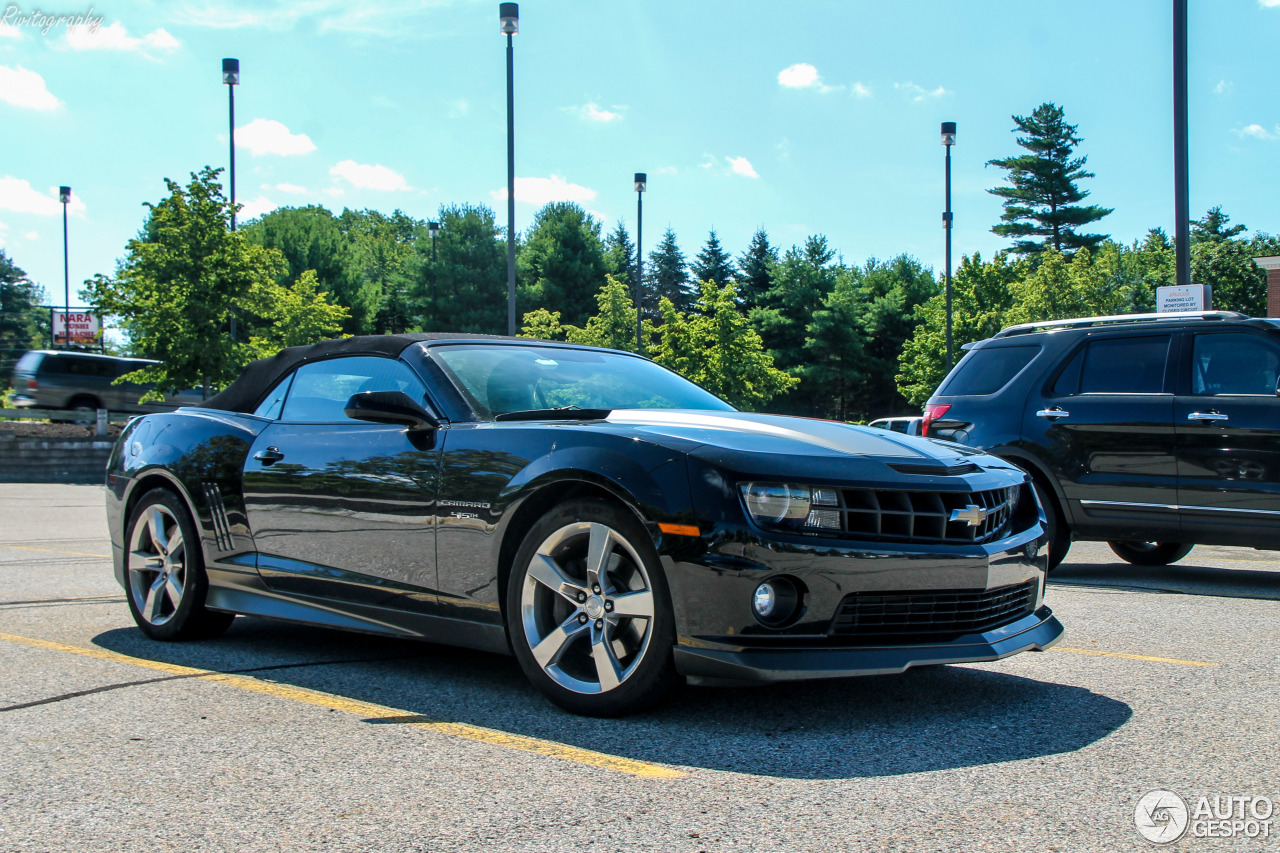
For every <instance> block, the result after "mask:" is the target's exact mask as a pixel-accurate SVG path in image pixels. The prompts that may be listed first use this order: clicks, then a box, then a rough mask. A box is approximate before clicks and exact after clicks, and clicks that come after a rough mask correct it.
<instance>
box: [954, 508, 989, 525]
mask: <svg viewBox="0 0 1280 853" xmlns="http://www.w3.org/2000/svg"><path fill="white" fill-rule="evenodd" d="M950 520H951V521H964V522H967V523H968V525H969V526H970V527H977V526H978V525H979V524H982V522H984V521H986V520H987V511H986V510H985V509H983V508H982V507H980V506H974V505H973V504H969V505H968V506H967V507H965V508H964V509H953V510H951V519H950Z"/></svg>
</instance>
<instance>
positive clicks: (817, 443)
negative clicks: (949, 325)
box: [605, 409, 989, 467]
mask: <svg viewBox="0 0 1280 853" xmlns="http://www.w3.org/2000/svg"><path fill="white" fill-rule="evenodd" d="M605 420H606V421H607V422H608V423H609V424H614V425H617V426H621V427H625V428H628V429H630V430H634V431H636V432H639V433H643V434H645V435H646V436H648V437H651V438H653V439H655V440H660V439H661V438H662V437H666V438H670V439H677V440H683V441H686V442H694V443H696V444H697V445H699V446H698V447H696V448H688V446H687V445H686V446H685V447H686V449H687V450H688V452H691V453H692V454H693V455H695V456H699V457H702V458H709V457H717V458H718V457H721V454H720V453H717V452H716V451H727V452H729V453H730V454H737V453H748V454H768V455H779V456H803V457H808V458H813V457H829V458H836V459H851V458H868V457H871V458H875V459H879V460H884V461H893V462H901V463H917V464H921V465H926V466H938V467H947V466H953V465H960V464H963V463H965V462H976V461H979V460H980V459H981V460H986V459H989V457H986V456H985V455H983V454H980V453H978V452H976V451H973V450H971V449H969V448H965V447H962V446H960V445H956V444H952V443H950V442H942V441H937V440H934V439H927V438H916V437H913V436H905V435H897V434H895V433H889V432H886V431H884V430H879V429H873V428H871V427H863V426H854V425H852V424H845V423H839V422H836V421H823V420H816V419H813V418H796V417H788V416H785V415H762V414H752V413H748V412H714V411H693V410H673V409H615V410H614V411H613V412H611V413H610V414H609V416H608V417H607V418H606V419H605ZM975 457H976V458H975Z"/></svg>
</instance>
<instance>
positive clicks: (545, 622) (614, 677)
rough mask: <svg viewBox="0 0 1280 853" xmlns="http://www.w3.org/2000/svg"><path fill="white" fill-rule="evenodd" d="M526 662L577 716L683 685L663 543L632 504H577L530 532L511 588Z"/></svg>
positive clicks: (510, 608)
mask: <svg viewBox="0 0 1280 853" xmlns="http://www.w3.org/2000/svg"><path fill="white" fill-rule="evenodd" d="M506 604H507V612H506V620H507V631H508V634H509V635H510V637H511V646H512V649H513V650H514V651H515V655H516V660H518V661H519V663H520V667H521V669H523V670H524V673H525V675H526V676H527V677H528V678H529V680H530V681H531V682H533V685H534V686H535V687H537V688H538V690H540V691H541V692H542V693H543V694H544V695H545V696H546V697H547V698H548V699H550V700H551V701H552V702H554V703H556V704H557V705H559V706H560V707H561V708H564V709H565V710H566V711H569V712H571V713H574V714H583V715H586V716H592V717H620V716H624V715H627V714H634V713H637V712H640V711H644V710H647V709H648V708H652V707H653V706H655V705H657V704H658V703H660V702H662V701H663V700H664V699H666V698H667V697H668V696H669V695H670V694H671V693H672V691H673V690H674V689H675V688H676V687H677V686H678V685H679V683H680V678H679V676H678V675H677V674H676V671H675V664H674V661H673V659H672V654H671V650H672V648H673V646H674V645H675V618H674V616H673V615H672V611H671V594H670V591H669V590H668V587H667V581H666V578H665V576H664V575H663V573H662V567H661V564H660V563H659V562H658V555H657V552H656V551H655V550H654V547H653V542H652V540H651V539H650V537H649V535H648V534H647V533H646V532H645V529H644V527H642V526H641V524H640V522H639V521H638V520H637V519H636V518H635V516H634V515H632V514H631V513H630V512H629V511H627V510H626V509H625V508H623V507H621V506H618V505H617V504H614V503H610V502H606V501H602V500H600V499H598V498H597V499H592V498H582V499H576V500H571V501H567V502H565V503H563V504H560V505H559V506H557V507H555V508H553V509H552V510H551V511H550V512H548V513H547V514H546V515H545V516H543V517H542V518H541V519H540V520H539V521H538V522H537V523H536V524H534V525H533V527H532V528H531V529H530V530H529V532H528V533H527V534H526V535H525V538H524V541H523V543H521V545H520V549H519V551H518V552H517V553H516V557H515V563H514V564H513V566H512V569H511V576H510V579H509V581H508V583H507V592H506Z"/></svg>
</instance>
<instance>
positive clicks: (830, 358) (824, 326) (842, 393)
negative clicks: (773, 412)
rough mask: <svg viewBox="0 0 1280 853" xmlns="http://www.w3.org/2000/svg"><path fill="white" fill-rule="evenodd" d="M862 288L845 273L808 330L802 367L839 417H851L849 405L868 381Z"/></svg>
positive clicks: (815, 315)
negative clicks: (865, 369) (806, 353)
mask: <svg viewBox="0 0 1280 853" xmlns="http://www.w3.org/2000/svg"><path fill="white" fill-rule="evenodd" d="M863 308H864V303H863V298H862V289H861V287H859V282H858V280H857V278H856V277H855V276H853V275H842V276H840V279H839V281H837V282H836V286H835V287H834V288H833V289H832V291H831V292H830V293H828V294H827V295H826V296H825V297H823V300H822V307H821V308H820V309H818V310H817V311H815V312H814V314H813V320H812V321H810V323H809V325H808V326H807V327H806V329H805V331H806V333H807V336H806V338H805V349H806V350H807V352H808V356H809V357H808V359H807V360H806V362H805V364H804V365H802V366H801V367H800V368H799V370H800V372H801V374H802V375H803V377H804V379H806V380H808V381H809V382H811V383H813V384H814V385H817V386H819V387H821V388H822V389H823V391H824V395H825V396H826V397H827V398H828V399H830V400H831V401H833V402H832V403H831V404H829V405H830V408H831V410H832V411H831V414H832V415H834V417H836V418H837V419H838V420H842V421H843V420H848V419H849V418H850V416H851V412H850V404H851V403H852V402H853V401H854V400H856V399H857V392H858V389H859V388H860V387H861V386H862V385H863V384H864V383H865V382H866V373H865V371H864V369H863V365H864V363H865V350H866V344H867V340H866V336H865V335H864V334H863V329H862V312H863Z"/></svg>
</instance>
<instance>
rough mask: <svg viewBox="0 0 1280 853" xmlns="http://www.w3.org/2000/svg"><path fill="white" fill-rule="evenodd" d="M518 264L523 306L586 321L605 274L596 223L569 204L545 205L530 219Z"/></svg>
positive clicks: (578, 208) (572, 320)
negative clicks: (530, 223) (557, 309)
mask: <svg viewBox="0 0 1280 853" xmlns="http://www.w3.org/2000/svg"><path fill="white" fill-rule="evenodd" d="M517 266H518V268H519V273H520V281H521V285H520V294H519V295H520V302H519V304H520V306H521V307H522V309H524V310H533V309H534V308H559V309H560V311H561V313H562V314H563V315H564V317H565V320H566V321H567V322H569V323H573V324H581V323H584V322H586V319H587V317H588V316H590V311H591V309H590V307H589V306H590V305H591V297H592V296H594V295H595V293H596V291H597V290H599V289H600V285H601V283H602V282H603V281H604V277H605V259H604V243H603V242H602V241H601V239H600V223H599V222H597V221H596V220H595V217H593V216H591V215H590V214H588V213H587V212H586V211H585V210H583V209H582V208H581V207H579V206H578V205H576V204H573V203H572V202H552V203H551V204H548V205H546V206H545V207H543V208H542V209H541V210H539V211H538V213H537V215H536V216H534V218H533V224H532V225H531V226H530V228H529V232H528V234H527V235H526V237H525V241H524V245H523V246H522V247H521V250H520V253H519V257H518V258H517Z"/></svg>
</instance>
